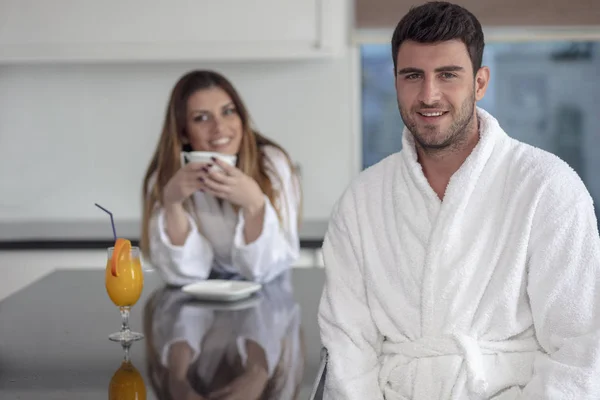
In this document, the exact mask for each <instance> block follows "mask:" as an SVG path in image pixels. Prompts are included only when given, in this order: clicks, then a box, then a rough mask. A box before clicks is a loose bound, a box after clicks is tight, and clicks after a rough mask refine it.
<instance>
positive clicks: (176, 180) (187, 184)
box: [163, 163, 206, 207]
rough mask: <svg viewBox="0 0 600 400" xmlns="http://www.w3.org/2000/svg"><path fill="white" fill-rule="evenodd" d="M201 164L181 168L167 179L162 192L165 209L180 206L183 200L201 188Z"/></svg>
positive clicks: (202, 166)
mask: <svg viewBox="0 0 600 400" xmlns="http://www.w3.org/2000/svg"><path fill="white" fill-rule="evenodd" d="M204 168H206V164H203V163H189V164H186V165H184V166H183V167H181V168H180V169H179V170H178V171H177V172H176V173H175V175H173V176H172V177H171V179H169V182H167V185H166V186H165V190H164V192H163V203H164V205H165V207H169V206H174V205H177V204H182V203H183V201H184V200H185V199H187V198H188V197H190V196H191V195H192V194H193V193H194V192H196V191H198V190H200V189H201V188H202V182H201V181H200V179H201V178H202V177H203V176H204Z"/></svg>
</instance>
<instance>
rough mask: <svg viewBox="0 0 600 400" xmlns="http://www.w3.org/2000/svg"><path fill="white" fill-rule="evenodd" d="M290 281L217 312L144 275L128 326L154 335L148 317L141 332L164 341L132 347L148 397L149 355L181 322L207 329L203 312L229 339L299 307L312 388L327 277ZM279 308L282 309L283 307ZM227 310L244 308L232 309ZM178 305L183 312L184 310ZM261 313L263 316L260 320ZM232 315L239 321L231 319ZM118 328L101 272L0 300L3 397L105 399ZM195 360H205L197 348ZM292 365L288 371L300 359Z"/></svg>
mask: <svg viewBox="0 0 600 400" xmlns="http://www.w3.org/2000/svg"><path fill="white" fill-rule="evenodd" d="M287 282H288V285H287V286H286V277H285V276H282V277H281V278H280V281H277V282H273V283H272V284H269V285H270V286H269V285H266V286H264V287H263V290H262V291H261V292H259V293H258V294H257V295H255V296H256V301H254V302H247V303H249V304H252V305H251V306H249V307H246V308H242V307H240V308H239V309H238V310H235V311H233V310H227V309H223V307H222V306H223V304H221V307H219V304H216V303H201V302H198V301H195V302H194V301H189V300H190V299H189V297H188V298H187V299H186V295H183V294H182V292H181V291H179V290H172V289H167V288H165V287H164V286H163V284H162V282H161V280H160V278H159V277H158V275H156V274H155V273H152V272H146V273H145V284H144V291H143V294H142V297H141V299H140V300H139V301H138V303H137V304H136V305H135V306H134V307H133V308H132V311H131V319H130V324H131V328H132V329H133V330H135V331H138V332H151V331H152V330H150V331H148V330H145V329H144V325H143V318H144V313H146V317H147V318H148V319H147V321H150V325H146V326H154V325H152V324H153V323H157V324H158V325H157V326H162V328H161V329H162V330H161V332H163V333H162V339H157V338H156V337H155V336H154V334H152V335H149V336H148V335H147V336H146V338H145V339H143V340H141V341H138V342H134V344H133V345H132V347H131V349H130V354H131V361H132V364H133V366H134V367H135V368H136V369H137V370H138V371H139V373H140V374H141V377H142V379H143V380H144V384H145V387H146V393H147V398H148V399H157V398H158V397H157V396H156V394H155V393H154V392H153V389H152V388H151V386H150V379H149V377H148V374H147V367H148V364H147V362H148V360H150V359H151V357H150V355H151V354H152V352H151V351H150V350H148V349H150V348H153V346H155V344H156V343H158V342H160V341H161V340H162V341H163V342H164V341H165V340H168V339H169V334H168V333H165V332H169V329H170V327H173V326H175V325H177V324H179V325H181V323H182V321H183V322H184V323H185V325H186V326H192V327H198V326H202V324H206V322H203V321H206V320H205V319H204V320H203V319H202V318H203V317H201V315H204V314H202V313H206V312H208V313H212V312H214V313H217V314H219V315H221V316H222V318H223V319H222V320H221V322H220V325H219V329H222V332H229V333H231V332H234V331H235V330H236V329H237V328H236V326H237V325H235V324H233V323H232V322H227V321H232V320H235V319H236V318H237V320H238V321H240V320H243V321H245V322H244V324H246V325H245V326H254V327H258V328H257V329H259V328H261V327H262V328H265V327H267V328H268V327H270V326H271V324H273V323H274V321H275V320H274V319H273V318H275V317H274V316H276V315H278V317H277V318H279V319H278V320H277V321H279V320H280V319H281V316H284V317H287V316H289V315H292V314H293V312H291V311H289V310H297V307H299V314H297V315H299V317H300V319H299V320H300V327H301V329H299V330H298V329H296V331H299V332H301V334H303V337H304V343H305V351H304V357H305V358H304V360H305V364H304V368H302V371H303V375H302V379H301V381H302V386H303V387H304V390H306V388H307V387H310V386H311V385H312V384H313V382H314V378H315V376H316V374H317V368H318V364H319V361H320V359H319V357H320V355H319V351H320V347H321V346H320V339H319V332H318V325H317V309H318V303H319V300H320V294H321V290H322V286H323V282H324V271H323V269H320V268H309V269H304V268H302V269H293V270H291V271H290V273H289V280H288V281H287ZM290 282H291V285H289V283H290ZM151 298H153V300H152V301H151V302H150V301H149V299H151ZM282 299H283V300H282ZM283 303H285V304H287V305H286V306H282V304H283ZM232 304H234V305H235V304H242V303H229V305H232ZM183 305H185V306H186V307H188V309H187V311H185V312H183V311H182V306H183ZM261 307H262V308H261ZM286 307H287V308H286ZM219 308H220V309H219ZM215 309H219V310H217V311H214V310H215ZM274 309H276V310H275V311H272V310H274ZM190 310H191V311H190ZM260 310H263V311H265V310H266V311H267V312H262V314H261V312H260ZM199 313H200V314H199ZM236 313H237V314H236ZM215 315H216V314H215ZM235 315H237V316H238V317H236V318H233V319H231V318H230V317H231V316H235ZM257 315H260V317H257ZM271 316H273V317H272V318H271ZM153 321H154V322H153ZM223 321H225V322H223ZM277 321H275V322H277ZM277 323H279V322H277ZM179 325H178V326H179ZM214 326H217V325H216V324H214ZM165 327H166V328H165ZM119 328H120V316H119V311H118V309H117V307H115V306H114V305H113V303H112V302H111V301H110V300H109V298H108V296H107V294H106V291H105V287H104V271H79V270H77V271H76V270H59V271H56V272H54V273H52V274H50V275H48V276H46V277H44V278H43V279H41V280H40V281H37V282H36V283H34V284H32V285H30V286H28V287H27V288H25V289H23V290H21V291H19V292H17V293H16V294H14V295H12V296H10V297H8V298H7V299H5V300H3V301H1V302H0V338H1V339H0V398H1V399H3V400H12V399H63V400H68V399H81V398H85V399H96V398H98V399H100V398H102V399H106V398H107V396H108V388H109V383H110V382H111V378H112V377H113V375H114V374H115V372H116V371H117V370H118V369H119V367H120V365H121V362H122V360H123V354H124V353H123V349H122V348H121V346H120V344H118V343H114V342H111V341H109V340H108V335H109V334H110V333H112V332H115V331H117V330H118V329H119ZM165 329H166V330H165ZM213 329H216V328H213ZM252 329H255V328H252ZM252 329H250V330H246V335H249V336H252V335H253V333H252V332H253V330H252ZM269 329H270V328H268V329H267V332H268V331H269ZM291 330H292V331H294V329H293V328H292V329H291ZM159 336H160V335H159ZM257 340H258V339H257ZM261 340H263V341H264V343H266V345H267V346H268V345H271V344H274V343H276V342H275V341H277V340H279V339H278V337H277V336H274V337H270V336H268V335H267V336H266V339H264V338H263V339H261ZM258 341H260V340H258ZM202 343H204V342H202ZM157 346H158V347H159V348H160V345H157ZM149 351H150V353H149ZM200 354H201V356H202V354H204V353H202V350H201V353H200ZM206 354H207V355H204V357H205V358H204V359H203V361H204V362H205V363H206V362H207V361H208V364H210V363H212V362H217V360H214V361H213V360H212V359H211V358H210V357H211V354H213V353H211V352H206ZM289 360H290V361H289V362H290V363H291V365H293V363H296V362H299V360H301V358H298V357H291V358H290V359H289ZM298 365H300V364H298ZM218 373H219V372H217V373H216V374H218ZM221 373H223V372H221ZM160 400H162V399H160ZM278 400H285V399H278Z"/></svg>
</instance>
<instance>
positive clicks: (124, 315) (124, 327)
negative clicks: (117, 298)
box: [120, 307, 129, 332]
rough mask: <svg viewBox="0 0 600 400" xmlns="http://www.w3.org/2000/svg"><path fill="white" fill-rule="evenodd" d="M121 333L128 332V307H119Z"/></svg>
mask: <svg viewBox="0 0 600 400" xmlns="http://www.w3.org/2000/svg"><path fill="white" fill-rule="evenodd" d="M120 310H121V332H129V307H120Z"/></svg>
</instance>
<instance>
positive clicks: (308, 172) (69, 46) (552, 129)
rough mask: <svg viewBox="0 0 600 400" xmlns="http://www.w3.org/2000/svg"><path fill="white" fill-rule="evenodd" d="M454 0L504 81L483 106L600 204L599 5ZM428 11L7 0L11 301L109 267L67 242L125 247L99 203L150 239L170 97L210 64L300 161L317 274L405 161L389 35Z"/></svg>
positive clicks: (185, 1)
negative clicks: (392, 166)
mask: <svg viewBox="0 0 600 400" xmlns="http://www.w3.org/2000/svg"><path fill="white" fill-rule="evenodd" d="M457 3H458V4H462V5H464V6H466V7H467V8H468V9H469V10H470V11H472V12H473V13H474V14H475V15H476V16H477V17H478V18H479V19H480V21H481V22H482V25H483V27H484V31H485V35H486V49H485V55H484V64H486V65H488V66H489V67H490V68H491V77H492V81H491V84H490V88H489V90H488V92H487V94H486V97H485V99H484V100H482V101H481V102H480V106H481V107H483V108H485V109H487V110H488V111H490V112H491V113H492V114H493V115H495V116H496V117H497V118H498V120H499V121H500V124H501V125H502V126H503V127H504V129H505V130H506V131H507V133H508V134H509V135H511V136H513V137H515V138H517V139H519V140H522V141H525V142H527V143H530V144H532V145H534V146H538V147H541V148H543V149H545V150H548V151H551V152H553V153H555V154H557V155H558V156H560V157H561V158H563V159H564V160H565V161H567V162H568V163H569V164H570V165H571V166H572V167H573V168H574V169H575V170H576V171H577V172H578V173H579V174H580V176H581V177H582V178H583V180H584V182H585V183H586V184H587V186H588V189H589V191H590V192H591V194H592V196H593V197H594V199H596V200H599V201H600V179H599V178H598V177H597V176H596V175H595V173H594V171H598V170H599V169H600V158H599V157H598V156H597V155H596V154H597V152H598V151H600V133H599V128H598V127H599V126H600V113H598V112H597V111H596V109H597V104H598V101H599V100H600V79H599V78H600V54H599V53H600V46H599V45H598V43H599V41H600V6H598V4H597V1H596V0H569V1H567V0H555V1H554V0H553V1H551V0H520V1H515V0H502V1H501V0H485V1H484V0H463V1H457ZM416 4H420V2H417V1H410V0H356V1H344V0H302V1H300V0H294V1H292V0H253V1H252V2H249V1H244V0H220V1H218V2H216V1H210V0H196V1H189V0H170V1H168V2H167V1H160V0H144V1H142V0H128V1H116V0H104V1H91V0H54V1H51V2H50V1H42V0H0V242H1V243H2V249H3V250H2V251H0V267H3V268H5V270H6V271H7V272H8V273H6V274H5V275H4V276H5V278H4V279H3V280H2V282H1V283H0V298H1V297H2V296H3V295H6V294H7V293H11V292H14V291H15V290H17V289H18V288H20V287H22V286H23V285H25V284H27V283H28V282H30V281H31V280H34V279H36V278H37V277H39V276H42V275H44V274H46V273H47V272H49V271H51V270H53V269H55V268H57V266H60V267H70V268H103V265H104V261H105V257H106V255H105V253H104V251H103V250H98V249H95V248H93V247H94V246H93V245H90V246H89V248H86V247H85V246H81V245H73V246H71V247H69V245H68V243H69V242H73V243H75V242H77V240H78V239H89V241H91V242H93V241H94V240H109V239H110V238H111V237H112V231H111V229H110V225H109V223H108V220H107V218H106V215H105V214H104V213H102V212H100V211H99V210H98V209H97V208H96V207H94V203H95V202H97V203H100V204H102V205H103V206H105V207H107V208H109V209H110V210H112V211H113V213H114V215H115V219H116V222H117V230H119V227H121V232H122V233H123V235H127V236H130V237H131V238H132V239H136V235H138V234H139V232H138V228H139V222H140V221H139V220H140V215H141V183H142V178H143V174H144V171H145V169H146V167H147V164H148V162H149V159H150V156H151V154H152V152H153V151H154V147H155V145H156V141H157V139H158V136H159V134H160V130H161V124H162V120H163V118H164V112H165V107H166V104H167V100H168V95H169V92H170V90H171V88H172V86H173V85H174V83H175V82H176V80H177V79H178V78H179V77H180V76H181V75H182V74H184V73H185V72H187V71H189V70H191V69H200V68H202V69H205V68H208V69H215V70H217V71H219V72H221V73H223V74H225V75H226V76H227V77H228V78H230V79H231V80H232V82H233V83H234V85H235V86H236V87H237V89H239V91H240V93H241V95H242V96H243V98H244V100H245V101H246V103H247V106H248V108H249V110H250V113H251V115H252V118H253V120H254V122H255V124H256V127H257V128H258V129H259V130H260V131H262V132H263V133H264V134H265V135H267V136H268V137H270V138H272V139H274V140H275V141H277V142H279V143H280V144H281V145H282V146H284V147H285V148H286V149H287V150H288V151H289V152H290V154H291V156H292V157H293V159H294V161H295V162H296V163H297V166H298V168H299V170H300V172H301V175H302V185H303V190H304V210H303V215H304V218H305V225H306V226H313V227H315V226H316V227H318V228H315V229H313V230H311V231H310V232H309V230H307V228H305V230H304V231H303V235H304V239H306V240H307V241H308V240H309V239H311V240H313V239H314V241H315V242H316V243H317V245H315V243H312V245H311V246H305V247H306V248H305V249H304V252H303V258H302V259H301V260H300V261H299V263H298V266H316V265H320V263H321V260H320V258H319V253H318V251H319V249H318V247H319V246H318V242H319V240H320V239H322V235H323V233H324V228H323V227H326V223H327V219H328V217H329V214H330V212H331V208H332V206H333V204H334V202H335V201H336V200H337V198H338V197H339V196H340V194H341V193H342V191H343V190H344V188H345V187H346V186H347V184H348V183H349V182H350V180H351V179H352V178H353V177H354V176H356V175H357V174H358V173H360V171H362V170H363V169H364V168H366V167H368V166H370V165H372V164H374V163H376V162H378V161H379V160H381V159H382V158H384V157H386V156H387V155H389V154H391V153H392V152H396V151H398V150H400V147H401V132H402V128H403V126H402V121H401V119H400V117H399V114H398V111H397V105H396V99H395V94H394V85H393V73H392V60H391V52H390V46H389V42H390V38H391V33H392V31H393V28H394V27H395V25H396V23H397V22H398V20H399V19H400V18H401V17H402V15H403V14H404V13H405V12H406V11H407V10H408V9H409V7H410V6H411V5H416ZM311 224H313V225H311ZM34 242H35V243H34ZM57 242H60V245H57V246H56V247H54V248H53V243H55V244H56V243H57ZM15 243H17V244H15ZM27 243H29V244H30V246H29V247H27V246H28V245H27ZM32 243H34V245H32ZM315 254H316V256H315Z"/></svg>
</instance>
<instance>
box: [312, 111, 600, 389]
mask: <svg viewBox="0 0 600 400" xmlns="http://www.w3.org/2000/svg"><path fill="white" fill-rule="evenodd" d="M477 113H478V115H479V118H480V119H481V126H480V141H479V143H478V144H477V146H476V148H475V149H474V150H473V152H472V154H471V155H470V156H469V157H468V158H467V160H466V161H465V163H464V164H463V165H462V166H461V168H460V169H459V170H458V171H457V172H456V173H455V174H454V175H453V176H452V179H451V180H450V183H449V185H448V187H447V189H446V193H445V196H444V199H443V201H440V200H439V198H438V197H437V195H436V194H435V193H434V191H433V190H432V188H431V187H430V185H429V184H428V182H427V180H426V178H425V176H424V174H423V172H422V169H421V167H420V164H419V163H418V162H417V154H416V151H415V145H414V139H413V137H412V135H411V134H410V132H408V131H406V130H405V131H404V134H403V150H402V151H401V152H399V153H397V154H394V155H392V156H390V157H387V158H386V159H384V160H382V161H381V162H380V163H378V164H377V165H375V166H373V167H371V168H369V169H368V170H366V171H364V173H362V174H361V175H359V177H357V178H356V180H355V181H354V182H353V183H352V184H351V185H350V186H349V188H348V189H347V191H346V192H345V193H344V195H343V196H342V197H341V199H340V201H339V202H338V204H336V207H335V209H334V212H333V215H332V220H331V223H330V227H329V230H328V233H327V235H326V239H325V243H324V259H325V265H326V277H327V278H326V285H325V289H324V292H323V296H322V299H321V304H320V310H319V324H320V329H321V337H322V342H323V345H324V346H325V347H326V348H327V350H328V352H329V363H328V371H327V379H326V389H325V391H326V394H325V398H326V399H335V400H354V399H356V400H359V399H360V400H364V399H369V400H377V399H387V400H407V399H411V400H437V399H453V400H455V399H461V400H462V399H497V400H500V399H502V400H513V399H522V400H524V399H527V400H533V399H535V400H542V399H543V400H559V399H560V400H567V399H573V400H586V399H590V400H591V399H600V284H599V279H600V275H599V273H600V237H599V235H598V229H597V223H596V217H595V215H594V210H593V205H592V199H591V197H590V195H589V193H588V191H587V190H586V188H585V186H584V184H583V183H582V181H581V180H580V179H579V177H578V176H577V175H576V174H575V172H574V171H573V170H572V169H571V168H569V167H568V166H567V165H566V164H565V163H564V162H562V161H561V160H559V159H558V158H557V157H555V156H553V155H551V154H549V153H546V152H544V151H542V150H540V149H536V148H533V147H531V146H528V145H526V144H523V143H520V142H518V141H516V140H514V139H512V138H510V137H508V136H507V135H506V133H505V132H504V131H503V130H502V129H501V128H500V126H499V124H498V122H497V121H496V119H494V118H493V117H492V116H491V115H489V114H488V113H487V112H485V111H484V110H482V109H479V108H478V110H477Z"/></svg>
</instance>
